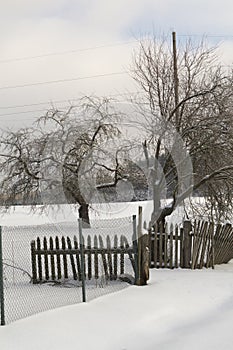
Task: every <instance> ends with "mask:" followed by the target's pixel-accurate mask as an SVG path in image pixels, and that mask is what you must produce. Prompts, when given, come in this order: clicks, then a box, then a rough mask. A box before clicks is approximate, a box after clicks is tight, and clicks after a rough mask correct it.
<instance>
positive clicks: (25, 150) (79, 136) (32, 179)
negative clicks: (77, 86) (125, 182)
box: [0, 97, 120, 225]
mask: <svg viewBox="0 0 233 350" xmlns="http://www.w3.org/2000/svg"><path fill="white" fill-rule="evenodd" d="M118 118H119V114H117V113H116V112H115V110H114V108H113V107H112V106H111V103H110V101H109V100H107V99H99V98H96V97H86V98H84V99H81V100H80V103H79V104H78V105H77V106H71V107H70V108H69V109H68V110H67V111H65V112H64V111H59V110H57V109H54V108H52V109H51V110H49V111H48V112H47V113H46V115H45V116H43V117H41V118H39V119H38V120H37V124H36V127H33V128H30V129H20V130H18V131H16V132H15V131H7V132H4V133H3V135H2V136H1V140H0V147H1V152H0V159H1V161H0V172H1V177H2V178H1V189H0V195H1V199H2V203H3V204H4V203H5V204H12V203H16V202H20V203H21V204H32V205H34V204H38V203H42V204H50V203H51V204H54V203H58V204H59V203H67V202H68V203H78V204H79V215H80V217H81V218H82V219H83V220H84V222H85V223H87V225H88V224H89V223H90V219H89V210H88V209H89V204H90V203H89V200H90V198H89V196H90V195H91V191H92V189H93V183H95V182H94V181H93V183H91V184H88V183H86V182H85V180H86V177H85V175H86V173H88V172H90V171H92V174H97V173H98V171H99V169H101V168H103V167H104V168H105V169H106V165H105V163H104V161H103V160H104V158H105V155H106V154H108V156H109V152H110V148H107V146H106V145H108V144H109V143H110V141H111V140H112V139H114V138H116V139H118V138H119V134H120V131H119V128H118V126H117V125H118ZM85 187H86V188H85ZM39 199H40V200H39Z"/></svg>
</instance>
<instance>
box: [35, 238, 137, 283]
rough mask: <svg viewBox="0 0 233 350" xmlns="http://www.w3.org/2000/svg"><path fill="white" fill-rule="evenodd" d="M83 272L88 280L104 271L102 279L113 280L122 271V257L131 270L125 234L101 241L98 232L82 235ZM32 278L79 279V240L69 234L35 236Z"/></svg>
mask: <svg viewBox="0 0 233 350" xmlns="http://www.w3.org/2000/svg"><path fill="white" fill-rule="evenodd" d="M82 240H83V242H82V244H83V254H84V257H85V260H84V275H85V278H86V279H88V280H90V279H92V278H95V279H98V278H99V277H100V275H102V274H104V275H105V277H106V279H109V280H116V279H117V277H118V276H119V275H123V274H124V273H125V263H126V262H125V260H126V259H125V258H126V257H127V258H128V260H129V261H130V263H131V264H132V267H133V271H134V272H135V260H134V248H133V247H131V246H130V245H129V243H128V240H127V238H126V237H125V236H123V235H121V236H120V237H118V236H117V235H115V237H114V238H113V240H111V239H110V237H109V236H107V237H106V240H105V242H104V241H103V238H102V237H101V236H98V237H97V236H96V235H95V236H94V237H91V236H90V235H89V236H88V237H87V238H86V241H85V239H84V237H83V238H82ZM31 260H32V281H33V283H34V284H36V283H43V282H48V281H56V280H61V279H68V278H73V279H74V280H79V281H81V279H82V272H81V249H80V242H78V240H77V237H76V236H74V238H73V241H71V239H70V237H66V238H65V237H64V236H63V237H62V238H60V239H59V238H58V237H55V238H54V237H50V238H49V239H47V238H46V237H44V238H43V239H41V238H40V237H37V239H36V240H33V241H32V242H31Z"/></svg>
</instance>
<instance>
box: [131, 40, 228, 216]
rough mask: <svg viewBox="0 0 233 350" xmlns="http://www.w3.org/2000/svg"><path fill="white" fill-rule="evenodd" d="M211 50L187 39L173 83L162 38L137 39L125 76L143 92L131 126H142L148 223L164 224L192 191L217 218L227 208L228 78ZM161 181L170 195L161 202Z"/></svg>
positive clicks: (168, 49) (179, 53) (166, 43)
mask: <svg viewBox="0 0 233 350" xmlns="http://www.w3.org/2000/svg"><path fill="white" fill-rule="evenodd" d="M216 52H217V51H216V48H209V47H207V46H206V45H205V43H204V41H202V42H201V43H199V44H197V43H192V41H191V40H188V41H187V42H186V44H185V45H184V46H181V47H180V48H179V50H178V51H177V56H176V59H177V67H178V80H177V81H175V79H174V62H173V53H172V50H171V44H170V42H169V41H168V40H167V39H164V40H163V41H159V40H157V39H156V38H153V39H150V38H149V39H144V40H142V41H141V42H140V48H139V50H138V51H136V52H135V54H134V58H133V67H132V68H133V69H132V70H133V78H134V79H135V81H136V82H137V83H138V85H139V86H140V88H141V89H142V92H143V94H142V95H141V99H140V100H139V97H137V101H136V105H137V112H138V113H139V118H138V120H137V121H136V122H134V123H135V124H137V126H138V128H140V130H143V131H144V140H143V150H144V156H145V158H146V161H147V167H148V171H149V170H150V174H151V177H152V183H153V199H154V210H153V215H152V219H153V220H159V221H164V220H165V217H166V216H167V215H170V214H171V213H172V212H173V211H174V209H175V208H176V206H177V205H179V204H181V203H182V201H183V200H184V199H185V198H187V197H188V196H189V195H190V194H191V192H192V191H194V194H195V193H199V194H201V195H203V196H204V197H205V199H206V203H207V204H208V206H209V207H211V208H212V210H211V211H212V213H214V214H215V216H216V215H217V217H218V219H220V218H221V217H222V216H223V215H224V218H226V217H227V213H229V211H231V210H232V191H231V190H230V189H231V188H232V185H233V177H232V176H233V147H232V146H233V144H232V126H233V125H232V123H233V119H232V114H233V103H232V101H233V88H232V87H233V79H232V72H226V71H225V70H224V69H223V67H222V66H221V64H220V63H219V62H218V59H217V54H216ZM175 82H176V84H177V85H178V86H177V87H178V96H179V99H178V101H177V98H175ZM192 168H193V170H192ZM191 172H192V174H191ZM191 175H192V176H191ZM192 177H193V178H192ZM164 186H165V187H166V189H167V191H168V192H169V194H170V195H171V197H172V200H171V202H170V204H169V206H166V205H165V206H164V205H162V203H161V199H162V198H163V195H164V194H163V191H164Z"/></svg>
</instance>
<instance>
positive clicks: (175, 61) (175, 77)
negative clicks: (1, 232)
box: [172, 32, 179, 132]
mask: <svg viewBox="0 0 233 350" xmlns="http://www.w3.org/2000/svg"><path fill="white" fill-rule="evenodd" d="M172 51H173V71H174V92H175V108H176V113H175V115H176V130H177V131H178V132H179V108H178V104H179V79H178V69H177V51H176V32H172Z"/></svg>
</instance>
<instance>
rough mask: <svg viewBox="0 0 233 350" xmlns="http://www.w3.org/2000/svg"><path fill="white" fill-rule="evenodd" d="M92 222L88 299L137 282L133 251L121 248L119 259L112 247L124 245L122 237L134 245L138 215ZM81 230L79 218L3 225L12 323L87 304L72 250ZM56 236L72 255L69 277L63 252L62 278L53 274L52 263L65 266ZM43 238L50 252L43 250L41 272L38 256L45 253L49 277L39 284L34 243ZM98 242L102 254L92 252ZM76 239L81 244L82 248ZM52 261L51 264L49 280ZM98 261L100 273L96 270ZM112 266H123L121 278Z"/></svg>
mask: <svg viewBox="0 0 233 350" xmlns="http://www.w3.org/2000/svg"><path fill="white" fill-rule="evenodd" d="M91 225H92V227H91V228H88V229H83V230H82V234H83V243H84V247H85V249H86V253H85V271H84V275H85V284H86V296H87V298H86V299H87V301H90V300H92V299H94V298H96V297H99V296H102V295H104V294H107V293H111V292H115V291H118V290H120V289H122V288H125V287H127V286H128V285H129V283H128V282H130V278H131V280H133V276H134V270H133V265H132V254H131V255H130V254H127V253H125V254H120V253H119V252H118V253H119V254H118V259H116V254H115V258H114V252H113V251H112V250H109V248H110V247H111V249H113V248H114V242H115V245H116V241H117V242H118V244H117V247H118V248H119V247H120V243H122V238H121V237H125V238H124V239H125V243H124V248H125V247H126V242H127V246H128V247H129V248H130V247H131V246H132V234H133V226H132V219H131V218H124V219H120V220H119V221H118V224H117V221H116V220H113V221H112V220H97V221H95V222H92V223H91ZM78 233H79V232H78V223H77V222H63V223H56V224H45V225H36V226H8V227H7V226H4V227H2V246H3V252H2V255H3V280H4V297H5V303H4V304H5V319H6V324H7V323H10V322H13V321H15V320H18V319H21V318H24V317H27V316H30V315H33V314H36V313H39V312H42V311H46V310H50V309H53V308H57V307H61V306H65V305H71V304H76V303H80V302H82V283H81V280H80V278H79V276H77V278H74V268H75V269H76V271H78V266H77V260H75V256H77V254H76V255H75V252H74V251H72V254H69V249H71V248H72V249H75V248H76V249H78V248H79V245H80V242H79V240H78ZM50 237H51V238H50ZM56 237H57V240H59V242H60V246H59V248H60V249H61V250H62V249H63V250H62V252H63V253H64V251H65V253H67V258H66V261H67V273H68V275H67V276H65V275H64V260H63V255H62V254H61V261H60V262H61V275H60V276H58V275H57V274H56V273H55V274H54V275H53V277H51V274H52V272H51V271H53V267H52V266H54V271H56V272H57V269H58V267H59V266H58V262H57V257H58V256H59V254H60V253H59V254H56V253H54V251H55V250H56V245H55V242H56ZM62 237H64V238H62ZM62 239H63V240H64V241H65V242H66V246H65V247H62V243H61V242H62ZM38 240H40V242H41V243H40V244H41V249H42V251H45V246H44V242H45V240H47V244H48V246H47V250H48V252H47V253H45V254H44V253H43V252H42V253H41V254H40V253H39V254H37V257H36V259H37V260H36V265H37V270H38V261H39V258H38V256H40V257H41V258H40V260H41V266H42V275H43V276H42V278H41V280H39V281H37V282H38V283H33V282H35V280H33V258H32V250H31V243H32V242H33V241H35V242H38ZM114 240H115V241H114ZM51 241H53V242H54V243H53V247H52V248H53V250H54V251H52V253H53V254H50V253H51V249H50V248H51V246H50V245H49V244H50V243H51ZM68 241H70V242H71V244H72V246H69V245H68V244H67V242H68ZM96 241H97V242H98V243H97V245H98V249H99V253H98V254H95V253H93V252H92V253H91V254H90V248H91V249H93V248H95V245H96ZM74 242H76V246H75V245H74ZM87 248H89V251H87ZM72 249H71V250H72ZM101 249H105V250H101ZM88 252H89V253H88ZM103 252H104V253H103ZM110 257H111V258H110ZM46 259H47V264H48V268H49V276H47V277H48V278H47V279H46ZM114 259H115V263H114ZM97 260H98V263H97ZM110 260H111V262H110ZM72 261H73V262H74V263H75V264H76V265H75V267H74V265H72ZM97 264H98V274H97V273H96V266H97ZM106 264H107V267H106ZM114 264H115V265H114ZM110 265H111V266H112V269H113V266H115V268H116V269H117V276H115V277H114V278H112V275H111V273H110V272H111V266H110ZM106 269H107V270H106ZM37 272H38V271H37ZM82 272H83V271H82ZM126 276H127V278H128V280H127V278H126ZM126 280H127V282H126Z"/></svg>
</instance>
